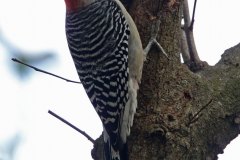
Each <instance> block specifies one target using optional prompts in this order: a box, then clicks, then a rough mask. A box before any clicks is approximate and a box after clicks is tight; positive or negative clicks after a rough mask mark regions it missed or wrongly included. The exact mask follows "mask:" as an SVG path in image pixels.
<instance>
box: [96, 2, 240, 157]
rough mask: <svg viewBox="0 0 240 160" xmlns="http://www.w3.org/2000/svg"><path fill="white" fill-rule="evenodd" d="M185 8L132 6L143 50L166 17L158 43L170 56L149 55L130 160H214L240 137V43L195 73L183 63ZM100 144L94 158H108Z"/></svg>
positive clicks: (179, 4)
mask: <svg viewBox="0 0 240 160" xmlns="http://www.w3.org/2000/svg"><path fill="white" fill-rule="evenodd" d="M181 8H182V1H178V0H144V1H140V0H135V1H133V2H132V4H131V6H130V7H129V12H130V14H131V15H132V17H133V19H134V21H135V22H136V25H137V27H138V29H139V32H140V36H141V39H142V42H143V46H146V44H147V43H148V40H149V39H150V35H151V24H153V22H154V21H155V20H156V18H158V15H160V19H161V24H160V29H159V34H158V37H157V38H158V39H157V40H158V41H159V42H160V44H161V45H162V47H163V48H164V49H165V51H166V52H167V54H168V56H169V60H168V59H167V58H166V57H164V56H163V55H162V54H161V53H160V52H159V51H158V50H157V49H154V48H153V49H152V51H151V52H150V53H149V54H148V56H147V61H146V62H145V64H144V69H143V77H142V83H141V86H140V90H139V93H138V108H137V114H136V115H135V119H134V124H133V127H132V129H131V135H130V137H129V138H128V146H129V159H130V160H161V159H165V160H178V159H179V160H193V159H194V160H203V159H207V160H214V159H217V155H218V154H219V153H222V152H223V149H224V148H225V147H226V145H227V144H228V143H229V142H230V141H231V140H232V139H234V138H235V137H236V136H237V135H238V134H239V130H240V129H239V128H240V44H239V45H237V46H235V47H233V48H231V49H229V50H227V51H226V52H225V53H224V54H223V56H222V59H221V60H220V61H219V63H217V64H216V65H215V66H213V67H208V68H206V69H204V70H203V71H201V72H198V73H192V72H191V71H189V69H188V68H187V67H186V66H185V65H184V64H181V62H180V46H181V45H180V39H181V37H180V36H181V29H180V27H181V23H180V22H181V13H182V12H181ZM100 141H102V139H98V140H97V141H96V144H95V147H94V150H93V157H96V156H97V155H98V156H99V153H102V147H101V145H102V144H101V143H99V142H100ZM97 142H98V143H97ZM94 159H95V160H100V159H101V158H99V157H98V158H94Z"/></svg>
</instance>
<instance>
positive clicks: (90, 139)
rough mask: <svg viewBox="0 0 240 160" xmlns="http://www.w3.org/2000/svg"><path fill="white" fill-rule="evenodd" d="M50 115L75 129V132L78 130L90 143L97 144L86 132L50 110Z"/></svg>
mask: <svg viewBox="0 0 240 160" xmlns="http://www.w3.org/2000/svg"><path fill="white" fill-rule="evenodd" d="M48 113H49V114H51V115H52V116H54V117H55V118H57V119H59V120H60V121H62V122H63V123H65V124H67V125H68V126H70V127H71V128H73V129H74V130H76V131H78V132H79V133H81V134H82V135H83V136H85V137H86V138H87V139H88V140H89V141H91V142H92V143H93V144H94V142H95V141H94V139H93V138H92V137H90V136H89V135H88V134H87V133H86V132H84V131H82V130H80V129H79V128H77V127H76V126H74V125H73V124H71V123H70V122H68V121H67V120H65V119H63V118H62V117H60V116H58V115H57V114H56V113H54V112H52V111H51V110H49V111H48Z"/></svg>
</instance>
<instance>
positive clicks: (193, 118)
mask: <svg viewBox="0 0 240 160" xmlns="http://www.w3.org/2000/svg"><path fill="white" fill-rule="evenodd" d="M212 101H213V99H210V101H208V103H207V104H205V105H204V106H203V107H202V108H201V109H200V110H199V111H198V112H197V113H196V114H194V115H193V116H192V117H191V118H190V120H189V122H188V124H187V126H189V125H190V124H192V123H194V122H196V121H197V120H198V118H199V117H200V116H199V115H200V113H201V112H202V111H203V110H204V109H205V108H207V106H209V105H210V104H211V103H212Z"/></svg>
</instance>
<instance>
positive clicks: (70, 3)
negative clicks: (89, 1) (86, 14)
mask: <svg viewBox="0 0 240 160" xmlns="http://www.w3.org/2000/svg"><path fill="white" fill-rule="evenodd" d="M65 4H66V8H67V11H76V10H77V9H78V8H80V7H81V6H83V5H84V3H83V1H82V0H65Z"/></svg>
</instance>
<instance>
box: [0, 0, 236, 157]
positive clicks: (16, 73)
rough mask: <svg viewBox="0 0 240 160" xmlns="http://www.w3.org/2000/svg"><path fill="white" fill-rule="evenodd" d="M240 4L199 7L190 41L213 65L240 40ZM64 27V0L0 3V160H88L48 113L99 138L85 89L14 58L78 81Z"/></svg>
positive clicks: (230, 151)
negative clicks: (51, 112) (193, 42)
mask: <svg viewBox="0 0 240 160" xmlns="http://www.w3.org/2000/svg"><path fill="white" fill-rule="evenodd" d="M189 5H190V6H192V5H193V0H189ZM239 6H240V2H238V1H237V0H229V1H224V0H211V1H199V2H198V4H197V10H196V17H195V26H194V35H195V41H196V45H197V49H198V52H199V54H200V57H201V59H202V60H205V61H207V62H208V63H209V64H210V65H214V64H215V63H217V62H218V60H219V59H220V56H221V54H222V53H223V52H224V50H225V49H227V48H229V47H232V46H234V45H236V44H238V43H239V42H240V37H239V35H240V30H239V28H240V22H238V21H237V19H238V16H239V15H240V10H239ZM64 23H65V4H64V1H63V0H62V1H59V0H51V1H49V0H48V1H47V0H41V1H40V0H38V1H37V0H21V1H18V0H8V1H6V0H0V95H1V98H0V99H1V101H0V160H42V159H45V160H50V159H58V160H66V159H70V160H91V154H90V153H91V149H92V147H93V145H92V143H91V142H90V141H88V140H87V139H86V138H85V137H83V136H82V135H80V134H79V133H78V132H76V131H74V130H73V129H71V128H69V127H68V126H66V125H65V124H63V123H62V122H60V121H59V120H57V119H56V118H54V117H52V116H51V115H49V114H48V113H47V111H48V110H49V109H50V110H52V111H54V112H56V113H57V114H59V115H60V116H62V117H64V118H65V119H67V120H68V121H70V122H71V123H73V124H74V125H76V126H77V127H79V128H80V129H82V130H84V131H85V132H86V133H88V134H89V135H90V136H91V137H92V138H94V139H95V138H97V137H98V136H99V135H100V134H101V132H102V127H101V123H100V120H99V118H98V116H97V114H96V113H95V111H94V109H93V107H92V106H91V104H90V102H89V100H88V98H87V96H86V95H85V92H84V90H83V88H82V86H81V85H80V84H74V83H68V82H65V81H63V80H60V79H57V78H55V77H52V76H49V75H46V74H42V73H39V72H35V71H34V70H32V69H30V68H27V67H25V66H23V65H19V64H16V63H14V62H13V61H12V60H11V58H18V59H20V60H22V61H23V62H25V63H28V64H31V65H34V66H36V67H38V68H41V69H44V70H46V71H48V72H52V73H54V74H57V75H60V76H63V77H66V78H68V79H71V80H76V81H78V76H77V73H76V71H75V68H74V64H73V62H72V59H71V57H70V53H69V51H68V48H67V43H66V38H65V24H64ZM239 148H240V138H239V137H238V138H236V139H235V140H234V141H232V142H231V144H230V145H228V146H227V148H226V149H225V151H224V154H222V155H219V157H220V158H219V159H220V160H239V159H240V153H239Z"/></svg>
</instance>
